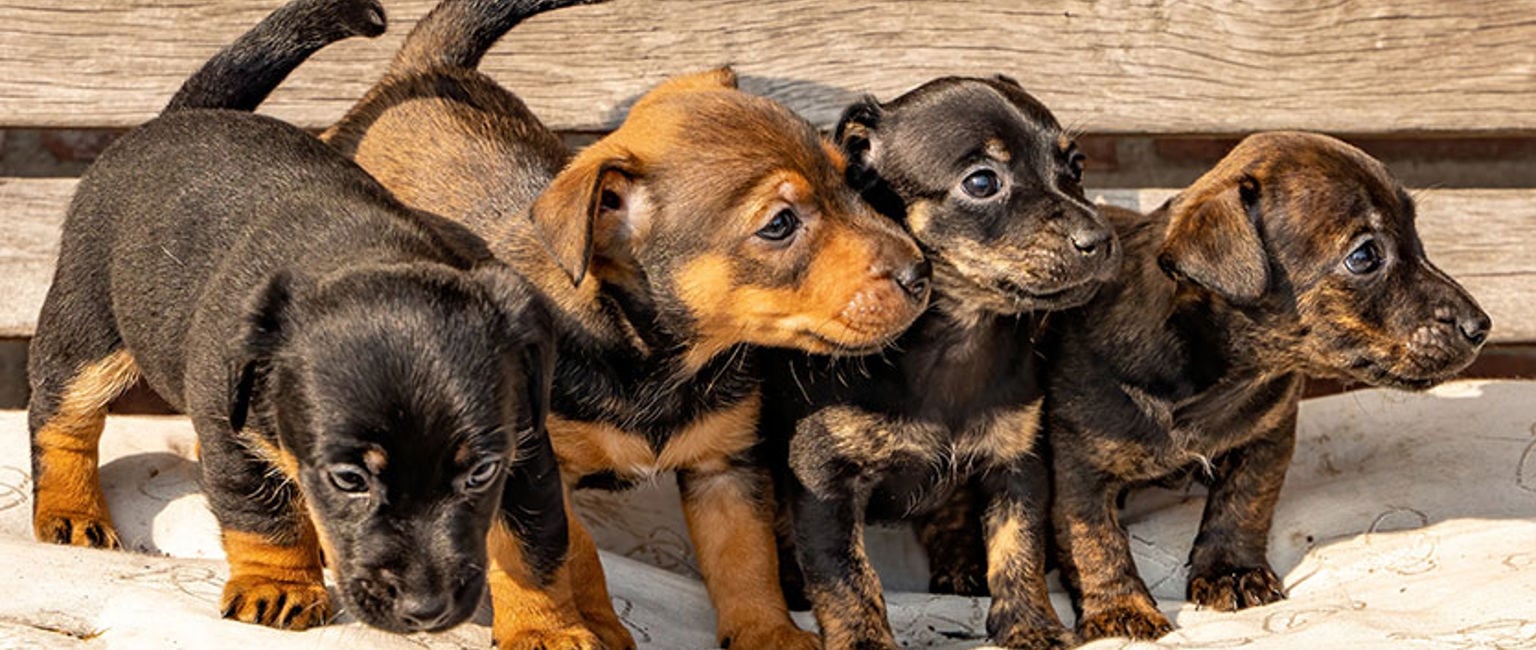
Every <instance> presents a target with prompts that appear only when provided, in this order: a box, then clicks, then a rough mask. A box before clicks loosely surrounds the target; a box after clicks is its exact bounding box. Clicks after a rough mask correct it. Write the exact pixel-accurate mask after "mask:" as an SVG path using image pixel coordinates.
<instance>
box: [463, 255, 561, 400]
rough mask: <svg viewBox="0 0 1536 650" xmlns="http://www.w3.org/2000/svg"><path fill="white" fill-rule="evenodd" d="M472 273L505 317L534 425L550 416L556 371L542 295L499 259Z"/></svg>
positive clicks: (549, 320) (551, 331)
mask: <svg viewBox="0 0 1536 650" xmlns="http://www.w3.org/2000/svg"><path fill="white" fill-rule="evenodd" d="M473 274H474V276H475V278H476V279H477V280H478V281H479V282H480V284H481V286H483V287H485V289H486V291H487V293H489V294H490V297H491V300H492V301H494V302H495V305H496V308H497V310H498V311H500V312H501V315H502V317H503V318H505V324H506V328H507V337H506V339H505V340H507V341H509V342H510V344H511V345H512V346H513V348H512V349H513V350H516V351H518V353H519V354H521V355H522V356H521V358H517V359H513V361H515V363H513V364H512V365H514V366H516V367H518V368H520V369H522V371H523V372H526V373H527V376H528V380H527V381H526V382H525V385H526V386H527V391H528V394H527V395H526V396H525V399H526V400H527V404H528V408H529V410H530V412H531V414H532V417H533V424H534V425H535V426H542V425H543V422H544V418H545V417H547V416H548V415H549V408H550V407H549V391H550V386H551V385H552V384H553V383H554V373H555V325H554V317H553V316H551V314H550V307H549V306H548V303H546V302H545V300H546V299H545V298H544V296H543V294H541V293H539V291H538V289H536V288H535V287H534V286H533V285H532V284H531V283H529V282H528V280H526V279H525V278H523V276H521V275H518V274H517V272H515V271H513V270H512V269H510V268H508V267H506V266H505V265H503V264H501V263H500V262H494V261H493V262H491V263H488V264H483V265H480V266H477V267H475V269H474V271H473Z"/></svg>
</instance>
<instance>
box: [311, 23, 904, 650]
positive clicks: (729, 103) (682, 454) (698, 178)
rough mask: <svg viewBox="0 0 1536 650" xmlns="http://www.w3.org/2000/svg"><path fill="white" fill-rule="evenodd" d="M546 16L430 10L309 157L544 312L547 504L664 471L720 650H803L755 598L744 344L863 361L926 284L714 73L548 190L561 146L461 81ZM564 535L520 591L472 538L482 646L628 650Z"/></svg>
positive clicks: (818, 147)
mask: <svg viewBox="0 0 1536 650" xmlns="http://www.w3.org/2000/svg"><path fill="white" fill-rule="evenodd" d="M563 4H573V3H572V2H561V1H559V0H553V1H543V2H531V1H522V2H517V1H506V2H490V1H487V0H447V1H446V2H443V3H442V4H440V5H439V6H438V7H437V8H436V9H435V10H433V12H432V13H431V14H430V15H429V16H428V17H427V18H426V19H424V20H423V21H422V22H421V23H420V24H419V25H418V26H417V28H416V29H415V30H414V31H413V32H412V33H411V35H410V36H409V37H408V38H407V39H406V43H405V45H404V46H403V47H402V49H401V51H400V54H399V56H398V57H397V58H396V60H395V63H394V65H393V67H392V68H391V70H390V72H389V73H388V75H387V76H386V77H385V78H384V79H383V80H382V81H381V82H380V83H379V85H378V86H376V87H375V88H374V89H373V90H372V91H371V92H370V93H369V94H368V96H367V97H365V98H364V99H363V100H362V102H360V103H359V104H358V106H357V107H355V108H354V109H353V110H352V111H351V112H350V113H349V114H348V115H347V117H346V118H345V119H344V120H343V121H342V122H341V123H340V124H338V125H337V126H336V127H335V128H334V129H333V130H332V131H331V132H330V133H329V134H328V135H327V137H329V138H330V140H331V142H332V143H333V144H335V145H336V146H338V147H340V148H341V149H342V150H343V151H346V152H348V153H350V154H352V155H353V156H354V157H355V159H356V160H357V161H358V163H359V164H361V165H362V166H363V167H364V168H365V169H368V170H369V171H370V172H372V173H373V174H375V175H376V176H377V177H378V178H379V179H380V180H381V181H382V182H383V183H384V184H385V185H386V186H388V187H390V188H391V189H392V190H394V191H395V192H396V193H397V195H399V196H400V197H401V198H402V199H403V200H404V201H405V202H406V203H408V204H413V205H420V206H424V207H426V206H430V207H431V208H432V209H433V210H434V211H436V212H439V213H441V214H444V215H445V216H447V217H449V218H452V219H454V220H456V221H459V222H461V223H464V224H465V225H467V226H469V227H470V228H471V229H473V230H475V231H476V232H478V233H480V234H481V235H484V236H485V237H486V238H487V239H489V240H490V241H491V245H492V248H493V250H494V251H495V253H496V254H497V256H498V257H500V258H502V259H504V260H506V261H508V262H509V263H510V264H511V265H513V266H514V267H516V268H517V269H518V270H520V271H522V272H523V273H524V274H526V275H527V276H528V277H530V278H531V279H532V280H533V281H534V283H535V284H537V285H538V286H539V288H540V290H541V291H542V292H544V293H545V294H546V295H548V296H549V297H550V298H551V301H552V302H553V303H554V305H555V306H556V310H557V312H558V313H557V314H556V320H557V325H558V327H559V329H560V331H561V333H562V334H561V336H560V340H559V361H558V366H557V375H556V380H555V387H554V396H553V405H554V412H553V414H552V417H551V418H550V421H549V427H550V430H551V433H552V436H553V440H554V445H555V450H556V454H557V455H558V456H559V457H560V461H561V467H562V470H563V472H564V474H565V477H566V480H567V484H568V485H576V484H581V485H609V486H613V485H624V484H628V483H631V482H635V481H641V480H648V479H650V478H651V477H652V476H654V475H655V474H657V473H659V472H662V471H665V470H675V471H677V476H678V482H679V484H680V487H681V489H682V494H683V507H684V510H685V514H686V516H687V520H688V524H689V529H690V532H691V533H692V537H693V541H694V544H695V550H696V551H697V553H698V557H699V565H700V569H701V572H702V573H703V575H704V580H705V584H706V586H707V587H708V589H709V593H710V596H711V598H712V600H713V601H714V604H715V606H716V609H717V612H718V618H717V635H718V637H719V639H720V642H721V643H722V644H727V643H728V644H730V646H731V647H732V648H736V649H741V648H747V649H752V648H775V649H777V648H812V647H815V645H816V639H815V636H814V635H811V634H808V633H805V632H803V631H801V630H799V629H798V628H796V627H795V625H794V622H793V621H792V620H791V619H790V617H789V613H788V609H787V607H786V605H785V603H784V598H783V595H782V593H781V592H780V590H779V585H778V582H777V567H776V557H775V554H774V548H773V531H772V518H773V506H772V487H771V482H770V477H769V476H768V475H767V473H766V471H765V470H763V469H761V468H760V466H759V465H758V464H757V463H756V461H755V459H754V458H753V453H754V449H755V447H756V444H757V437H756V423H757V418H758V411H759V408H760V406H761V403H762V399H761V397H760V392H759V389H758V382H759V380H758V376H757V372H756V371H755V370H754V368H753V367H752V363H751V361H752V355H751V354H749V353H748V348H747V346H748V345H771V346H788V347H793V348H799V349H803V350H809V351H815V352H822V353H861V352H862V353H867V352H870V351H872V350H876V349H879V348H880V347H881V346H884V345H886V344H888V343H889V342H890V341H891V340H892V339H893V338H894V337H895V336H896V335H897V334H899V333H900V332H901V331H902V330H904V329H905V328H906V327H907V326H908V325H909V324H911V322H912V320H913V319H914V318H916V316H917V315H918V313H919V312H920V311H921V310H922V308H923V306H924V305H925V304H926V301H927V294H928V287H927V285H928V267H927V265H926V263H925V262H924V261H923V259H922V255H921V252H920V251H919V250H918V248H917V246H916V245H915V244H914V243H913V242H912V240H911V238H910V237H908V236H907V235H906V234H905V233H903V232H902V231H901V229H900V228H899V227H898V226H896V225H895V224H893V223H891V222H890V221H889V220H887V219H883V218H881V217H880V215H878V214H876V213H875V212H874V211H873V210H872V209H870V208H869V206H868V205H866V204H865V203H864V202H863V201H861V200H860V199H859V197H858V194H857V192H855V191H854V190H853V189H851V188H849V187H848V186H847V184H846V183H845V181H844V178H843V171H844V170H843V162H842V160H843V158H842V156H841V154H840V153H838V152H837V150H836V148H835V147H833V146H832V145H831V144H830V143H828V142H826V141H825V140H823V139H822V138H821V137H819V136H818V135H817V133H816V131H815V129H814V128H812V127H811V125H810V124H808V123H806V122H805V121H804V120H802V119H800V118H799V117H796V116H795V115H794V114H793V113H791V112H790V111H789V110H788V109H786V108H784V107H783V106H780V105H779V104H776V103H774V102H771V101H769V100H766V99H763V98H760V97H753V96H750V95H747V94H746V93H742V92H740V91H738V90H737V89H736V83H735V76H734V75H733V74H732V73H731V72H730V71H729V70H714V71H709V72H704V73H700V74H694V75H689V76H685V77H679V78H676V79H673V80H671V81H669V82H667V83H664V84H662V85H661V86H659V87H657V88H656V89H654V90H652V91H651V92H649V93H647V94H646V95H645V96H643V97H642V98H640V100H639V101H638V102H636V104H635V105H634V107H633V108H632V109H631V111H630V113H629V116H628V118H627V119H626V120H625V121H624V124H623V125H622V126H620V127H619V129H618V130H617V131H615V132H614V133H612V134H611V135H609V136H607V137H605V138H603V139H602V140H600V141H598V142H597V143H596V144H594V145H592V146H591V147H589V148H588V149H586V150H585V151H583V152H582V153H581V154H580V155H579V156H577V157H575V159H573V160H571V162H570V163H569V165H566V166H565V168H564V169H563V170H561V165H562V163H564V161H565V158H566V155H565V152H564V150H563V149H562V148H561V146H560V143H559V140H558V139H557V138H556V137H555V136H554V135H553V134H551V133H550V132H549V131H548V130H547V129H546V128H545V127H544V126H543V125H542V124H540V123H539V122H538V120H537V118H535V117H534V116H533V115H532V114H531V113H530V112H529V111H528V110H527V109H526V107H524V106H523V105H522V103H521V102H519V101H518V100H517V98H516V97H514V96H513V95H512V94H511V93H509V92H507V91H506V90H505V89H502V88H501V87H500V86H498V85H496V84H495V82H493V81H491V80H490V79H489V78H487V77H485V76H484V75H483V74H481V73H479V72H477V71H475V69H474V68H475V65H476V64H477V63H478V61H479V60H480V58H481V56H482V55H483V54H484V52H485V50H486V48H489V47H490V46H491V44H492V43H493V42H494V41H495V40H496V39H497V38H498V37H500V36H501V34H502V33H504V32H505V31H506V30H507V29H510V28H511V27H512V26H513V25H515V24H516V23H517V22H518V21H520V20H522V19H523V18H525V17H527V16H529V15H532V14H534V13H537V12H538V11H541V10H544V9H549V8H552V7H555V6H559V5H563ZM557 172H558V174H557ZM546 185H547V189H545V190H544V191H543V193H542V194H539V195H538V198H537V199H536V200H535V199H534V195H535V193H537V192H538V189H539V188H543V187H545V186H546ZM570 527H571V529H570V534H571V544H572V552H571V555H570V560H569V567H568V568H565V569H562V571H561V572H560V573H559V574H558V575H557V576H556V577H555V579H554V580H553V582H549V583H544V582H539V581H535V580H531V579H529V578H527V577H526V572H525V571H523V570H522V569H521V568H520V566H519V561H518V553H517V545H516V544H515V541H516V540H506V539H500V540H498V539H495V538H493V539H492V548H493V560H492V567H491V581H492V590H493V593H494V594H495V595H496V597H497V599H498V605H497V609H498V611H497V616H496V622H495V634H496V637H497V639H499V640H500V642H501V643H502V644H503V645H510V644H515V643H521V641H520V639H525V638H536V637H538V636H540V635H547V636H550V637H561V638H565V639H568V640H569V642H570V643H572V644H573V645H576V646H578V647H590V646H591V645H593V644H594V642H595V640H594V639H591V634H590V633H589V632H587V631H586V629H583V627H585V628H589V629H591V630H593V631H595V632H596V634H597V636H598V637H599V638H600V639H601V641H602V642H603V643H604V644H606V645H607V646H609V647H610V648H624V647H632V646H633V641H632V640H631V639H630V635H629V633H628V632H627V631H626V630H625V629H624V627H623V626H622V624H620V622H619V621H618V619H617V617H616V616H614V614H613V610H612V605H611V603H610V600H609V597H608V593H607V589H606V587H605V586H604V580H603V574H602V568H601V566H600V565H599V563H598V556H597V551H596V548H595V547H594V546H593V544H592V541H591V538H590V536H589V535H588V534H587V532H586V530H585V529H584V528H583V527H582V526H581V524H580V522H579V521H578V520H577V519H576V518H575V517H574V516H572V517H571V518H570ZM503 603H504V605H503ZM504 607H505V608H511V609H513V610H514V611H517V612H518V614H517V615H515V616H504V615H503V614H504V613H505V612H504V610H503V608H504ZM530 611H531V612H532V614H530V613H528V612H530Z"/></svg>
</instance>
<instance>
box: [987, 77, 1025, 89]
mask: <svg viewBox="0 0 1536 650" xmlns="http://www.w3.org/2000/svg"><path fill="white" fill-rule="evenodd" d="M992 78H993V79H996V80H997V81H999V82H1001V83H1005V84H1008V85H1010V86H1013V87H1014V88H1018V89H1019V90H1023V89H1024V85H1023V84H1020V83H1019V80H1018V79H1014V78H1013V77H1010V76H1008V75H1005V74H997V75H992Z"/></svg>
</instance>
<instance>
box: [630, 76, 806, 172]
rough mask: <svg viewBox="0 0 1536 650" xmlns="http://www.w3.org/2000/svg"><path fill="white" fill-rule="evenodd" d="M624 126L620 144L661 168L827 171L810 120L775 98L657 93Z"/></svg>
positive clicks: (729, 92)
mask: <svg viewBox="0 0 1536 650" xmlns="http://www.w3.org/2000/svg"><path fill="white" fill-rule="evenodd" d="M625 126H626V127H629V128H627V129H625V132H624V133H623V134H622V135H621V137H622V138H623V141H624V143H625V144H626V145H627V146H629V147H630V149H631V150H633V151H635V152H637V153H639V154H640V155H641V156H642V158H644V159H646V162H647V163H653V164H657V165H661V166H664V167H670V168H674V169H676V168H694V169H705V170H708V169H711V168H713V169H714V170H715V171H714V173H717V174H718V173H724V172H725V171H727V170H729V171H737V172H739V171H742V170H744V169H756V170H760V171H762V172H763V173H766V172H768V171H769V170H774V169H784V168H789V169H793V170H795V171H798V172H801V173H802V174H808V175H820V174H822V173H825V172H827V171H831V170H830V168H831V166H832V162H831V161H830V159H829V158H828V156H827V152H826V150H825V149H823V147H822V146H821V139H820V137H819V135H818V134H817V132H816V130H815V128H814V127H812V126H811V124H810V123H809V122H806V121H805V120H804V119H802V118H800V117H799V116H797V115H795V114H794V113H793V112H791V111H790V110H789V109H787V108H785V107H784V106H782V105H780V104H778V103H777V102H774V101H772V100H769V99H766V98H762V97H757V96H754V95H749V94H747V93H743V92H740V91H736V90H715V91H697V92H690V93H678V94H673V95H668V96H665V97H660V98H658V99H657V100H656V101H654V102H651V103H649V104H648V105H647V106H646V107H645V108H644V110H643V111H641V112H639V113H638V114H632V115H631V116H630V119H629V120H627V121H626V123H625ZM722 166H723V167H724V169H721V167H722Z"/></svg>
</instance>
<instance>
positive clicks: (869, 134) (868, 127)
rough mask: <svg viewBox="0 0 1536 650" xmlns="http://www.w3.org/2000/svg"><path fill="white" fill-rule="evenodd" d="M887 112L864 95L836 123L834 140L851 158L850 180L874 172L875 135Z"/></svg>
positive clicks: (876, 102)
mask: <svg viewBox="0 0 1536 650" xmlns="http://www.w3.org/2000/svg"><path fill="white" fill-rule="evenodd" d="M883 115H884V110H883V109H881V108H880V102H878V101H875V98H874V97H871V96H869V95H865V96H864V97H863V98H861V99H860V100H859V101H857V102H854V104H853V105H852V106H849V107H848V109H847V110H844V111H843V116H842V117H841V118H839V119H838V120H837V128H836V130H834V131H833V133H832V139H833V140H834V141H835V142H837V146H838V147H840V148H842V150H843V153H844V154H846V155H847V156H848V178H849V180H856V179H860V178H863V177H864V175H865V174H867V173H869V172H870V171H873V170H874V168H875V165H876V161H875V153H876V150H875V146H874V133H875V131H876V130H877V129H879V128H880V118H881V117H882V116H883Z"/></svg>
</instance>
